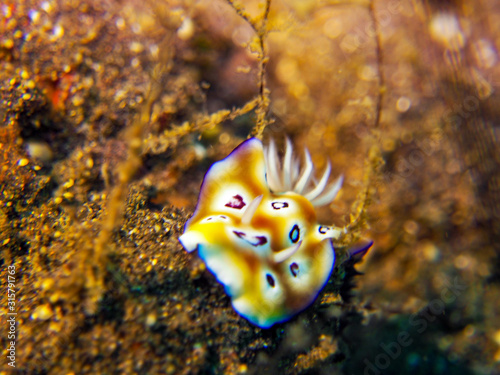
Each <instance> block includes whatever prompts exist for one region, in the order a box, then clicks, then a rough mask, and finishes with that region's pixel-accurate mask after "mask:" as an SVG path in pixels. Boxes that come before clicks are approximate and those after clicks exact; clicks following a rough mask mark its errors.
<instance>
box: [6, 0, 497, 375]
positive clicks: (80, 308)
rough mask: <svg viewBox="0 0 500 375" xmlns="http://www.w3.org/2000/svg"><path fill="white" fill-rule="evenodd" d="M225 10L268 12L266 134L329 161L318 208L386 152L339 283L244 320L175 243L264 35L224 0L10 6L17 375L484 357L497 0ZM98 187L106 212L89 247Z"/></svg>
mask: <svg viewBox="0 0 500 375" xmlns="http://www.w3.org/2000/svg"><path fill="white" fill-rule="evenodd" d="M236 6H237V7H242V8H243V9H244V11H245V14H247V15H248V17H249V19H251V20H255V25H263V24H266V25H267V29H266V31H265V32H264V33H263V37H262V38H263V40H264V42H265V53H266V56H267V57H266V59H265V63H266V64H265V80H266V88H267V90H269V113H268V118H269V119H272V120H273V122H272V123H270V124H269V125H268V126H267V127H266V129H265V131H264V135H263V139H264V142H267V141H269V139H271V138H273V139H275V140H276V141H277V143H278V144H279V145H280V147H283V145H284V138H285V136H288V137H290V138H291V139H292V140H293V142H294V145H295V148H296V149H297V150H299V151H298V152H299V154H301V151H300V150H302V149H303V148H308V149H309V150H310V151H311V154H312V158H313V161H314V164H315V166H316V168H317V170H318V171H321V170H322V169H323V168H324V166H325V165H326V163H327V161H328V160H331V162H332V165H333V171H334V174H335V175H339V174H343V175H344V177H345V182H344V186H343V189H342V191H341V193H340V195H339V196H338V198H337V199H336V200H335V201H334V202H333V203H332V204H331V205H330V206H329V207H324V208H322V209H321V210H320V211H319V212H318V215H319V218H320V220H319V221H320V222H321V223H324V224H334V225H337V226H344V225H346V224H347V223H348V221H349V215H350V214H351V213H352V212H353V211H352V210H353V209H352V205H353V204H354V203H355V202H356V197H357V196H358V195H359V194H360V192H361V191H363V189H365V188H367V186H366V182H365V181H364V180H363V176H364V174H365V172H366V171H367V169H366V168H367V167H366V165H367V164H369V163H367V162H368V161H369V151H370V150H372V151H373V150H374V151H375V152H377V153H379V155H381V157H382V159H383V161H384V164H383V165H382V166H380V167H379V168H372V170H371V172H372V176H373V178H372V180H371V182H370V185H369V186H368V188H370V191H372V192H373V196H372V200H371V202H370V205H369V206H368V207H367V208H366V213H367V220H368V224H369V229H368V228H366V229H365V230H364V232H363V236H364V237H366V238H370V239H372V240H373V241H374V242H375V245H374V247H373V249H372V250H371V251H370V252H369V253H368V255H367V256H366V257H365V259H364V261H363V263H362V264H361V265H358V266H357V269H358V270H359V271H360V272H362V273H363V275H361V276H356V277H355V278H354V279H353V283H352V285H351V286H352V287H353V289H352V290H351V294H352V296H351V298H349V300H344V301H340V300H338V299H336V297H335V295H334V294H332V293H330V292H329V291H328V290H327V292H326V293H325V294H324V295H323V296H320V298H319V299H318V301H317V302H316V303H315V304H314V305H313V306H312V307H311V308H310V309H309V310H308V311H306V312H304V313H302V314H300V315H299V316H298V317H297V318H295V319H293V320H292V321H290V322H288V323H284V324H280V325H279V326H277V327H274V328H272V329H271V330H266V331H263V330H261V329H259V328H257V327H253V326H251V325H250V324H249V323H248V322H246V321H245V320H244V319H242V318H240V317H238V315H236V313H234V311H233V310H232V308H231V305H230V301H229V299H228V298H227V297H226V295H225V293H224V291H223V288H222V287H221V286H220V285H218V283H217V282H216V281H215V279H214V278H213V277H211V275H210V274H209V273H208V272H207V271H206V270H205V269H204V266H203V264H202V263H201V261H199V260H197V259H194V258H196V257H195V256H192V255H188V254H185V253H184V250H183V249H182V248H181V245H180V244H179V243H178V242H177V237H178V236H179V235H180V234H181V233H182V228H183V225H184V222H185V220H186V219H187V218H188V217H189V216H190V215H191V214H192V211H193V210H194V207H195V205H196V201H197V195H198V190H199V186H200V183H201V181H202V178H203V175H204V173H205V172H206V171H207V169H208V168H209V166H210V165H211V164H212V163H213V162H215V161H217V160H219V159H221V158H223V157H225V156H226V155H227V154H228V153H229V152H230V151H231V150H232V149H233V148H234V147H236V146H237V145H238V144H239V143H240V142H241V141H243V140H244V139H246V138H247V137H248V136H249V135H250V134H251V132H252V129H254V126H255V113H254V111H255V108H256V104H255V103H256V102H255V100H256V99H255V98H258V95H259V74H260V70H259V66H260V63H261V62H262V58H261V57H259V53H261V50H260V49H259V48H260V47H259V43H258V42H259V40H258V39H257V38H256V30H255V29H254V28H252V26H251V24H250V23H249V22H248V21H247V20H245V19H244V18H243V17H241V15H238V14H237V12H236V11H235V7H234V6H231V4H230V3H228V2H226V1H218V0H212V1H208V0H199V1H197V0H186V1H161V2H159V1H135V0H124V1H105V2H103V1H93V0H90V1H79V0H72V1H23V0H19V1H9V0H7V1H6V2H3V4H2V5H0V75H1V77H0V78H1V79H0V96H1V104H0V116H1V118H2V123H1V124H0V159H1V160H2V170H1V173H0V186H1V189H2V194H1V196H0V229H1V231H0V243H1V244H2V253H1V254H2V255H1V257H2V259H1V262H2V286H4V285H6V284H5V283H6V280H7V276H6V275H7V274H6V266H7V265H10V264H14V265H15V266H16V279H17V281H16V288H17V293H18V296H17V297H18V298H19V300H18V303H17V307H16V308H17V309H18V310H17V312H18V326H17V329H18V331H17V335H18V336H17V363H18V368H19V369H20V371H21V373H29V374H46V373H47V374H49V373H50V374H52V373H53V374H62V373H66V374H71V373H73V374H80V373H94V374H96V373H130V374H132V373H140V374H156V373H171V374H181V373H185V374H190V373H203V374H222V373H226V374H231V373H250V374H252V373H257V372H260V373H274V374H277V373H284V374H289V373H290V374H292V373H293V374H445V373H446V374H459V373H460V374H485V375H486V374H500V319H498V318H497V315H498V313H500V302H499V301H500V284H499V283H500V255H499V254H500V245H499V240H500V220H499V218H500V153H499V150H500V147H499V137H500V130H499V129H500V128H499V120H498V119H499V118H500V117H499V108H500V101H499V96H498V85H499V84H500V67H499V63H498V59H499V55H498V51H499V47H500V3H499V2H498V1H494V0H481V1H477V0H476V1H474V0H462V1H461V0H447V1H437V0H435V1H431V0H387V1H386V0H375V1H368V0H366V1H364V0H359V1H356V0H352V1H335V0H331V1H326V0H325V1H319V0H317V1H312V0H311V1H309V0H288V1H285V0H282V1H276V0H273V1H272V2H271V5H270V11H269V14H268V17H267V18H265V19H263V18H262V15H263V14H264V12H265V2H264V1H241V2H238V3H237V4H236ZM152 88H153V89H152ZM145 107H146V108H148V109H150V112H151V116H150V118H149V117H148V118H147V121H143V122H141V121H142V120H140V119H141V117H140V114H141V113H143V112H141V111H143V108H145ZM134 126H135V127H136V128H138V129H139V130H140V133H141V135H140V137H141V138H140V139H141V141H142V146H141V150H140V152H139V154H137V152H136V153H135V154H134V152H135V151H133V150H135V149H134V146H133V140H134V138H133V137H132V136H131V135H130V134H129V133H127V129H130V128H133V127H134ZM131 145H132V146H131ZM282 149H283V148H282ZM131 150H132V151H131ZM130 155H132V156H134V155H135V157H136V158H137V160H139V162H138V163H136V164H137V165H134V167H130V164H126V160H127V157H129V160H130V158H131V156H130ZM132 159H133V157H132ZM134 160H135V159H134ZM125 166H126V167H127V168H130V169H128V170H129V171H130V174H131V177H129V178H128V179H125V180H120V178H121V177H120V176H121V173H122V171H123V169H124V168H125ZM123 181H125V182H126V183H123ZM116 186H121V187H122V188H123V189H125V191H126V195H124V197H127V196H128V198H126V203H125V200H124V202H122V203H123V207H122V208H121V211H120V212H121V213H122V214H123V215H124V219H123V222H119V223H118V225H116V224H117V223H116V222H115V223H114V224H115V230H114V231H113V233H111V232H110V241H109V246H108V247H107V248H109V249H108V250H107V252H106V256H105V258H106V260H105V261H103V262H100V261H99V262H93V260H95V259H97V258H96V255H95V254H96V252H97V250H96V249H95V247H94V246H93V245H92V241H89V239H93V238H97V237H98V236H99V234H100V233H101V232H102V231H103V230H102V229H101V228H102V226H101V225H102V222H103V221H102V220H104V219H103V218H105V217H107V216H109V212H112V210H113V208H112V207H111V206H109V205H108V206H107V205H106V204H107V203H106V202H108V201H109V196H110V195H112V192H113V188H114V187H116ZM118 206H120V204H117V207H118ZM120 217H121V216H120ZM99 259H101V258H99ZM89 280H90V281H89ZM93 280H94V281H95V280H97V281H95V282H94V281H93ZM0 298H1V299H2V305H1V308H2V311H3V312H6V311H7V310H6V308H7V307H6V306H7V303H6V298H7V296H6V293H2V296H1V297H0ZM332 301H333V302H332ZM4 310H5V311H4ZM0 333H1V337H2V343H4V348H6V346H5V343H6V337H7V325H2V328H1V329H0ZM5 353H6V352H5ZM2 366H3V367H2V368H1V371H3V372H1V373H7V372H8V367H7V366H6V365H2Z"/></svg>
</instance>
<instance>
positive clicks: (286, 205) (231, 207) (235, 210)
mask: <svg viewBox="0 0 500 375" xmlns="http://www.w3.org/2000/svg"><path fill="white" fill-rule="evenodd" d="M313 172H314V168H313V164H312V161H311V157H310V155H309V153H308V152H307V150H306V152H305V157H304V163H303V165H301V164H300V162H299V160H298V159H296V158H294V156H293V153H292V147H291V144H290V142H289V141H288V140H287V148H286V151H285V155H284V158H283V162H282V163H281V162H280V160H279V158H278V155H277V153H276V148H275V146H274V143H272V142H271V144H270V145H269V147H268V148H266V149H264V147H263V145H262V143H261V142H260V141H259V140H258V139H255V138H252V139H248V140H246V141H245V142H243V143H242V144H240V145H239V146H238V147H237V148H236V149H235V150H234V151H233V152H232V153H231V154H230V155H229V156H227V157H226V158H225V159H223V160H221V161H219V162H217V163H215V164H213V165H212V167H211V168H210V170H209V171H208V172H207V174H206V175H205V178H204V180H203V183H202V186H201V191H200V195H199V200H198V204H197V206H196V210H195V212H194V214H193V216H192V217H191V218H190V219H189V220H188V222H187V223H186V226H185V230H184V234H183V235H182V236H181V237H180V238H179V240H180V242H181V243H182V245H183V246H184V248H185V249H186V250H187V251H188V252H192V251H194V250H196V249H197V250H198V253H199V256H200V257H201V258H202V259H203V261H204V262H205V264H206V266H207V268H208V269H209V270H210V271H211V272H212V273H213V274H214V275H215V277H216V278H217V279H218V280H219V282H221V283H222V284H223V285H224V287H225V291H226V293H227V294H228V295H229V296H230V297H231V301H232V305H233V307H234V309H235V310H236V311H237V312H238V313H239V314H240V315H242V316H243V317H245V318H246V319H248V320H249V321H250V322H252V323H253V324H256V325H258V326H259V327H262V328H268V327H270V326H272V325H273V324H275V323H278V322H282V321H285V320H287V319H289V318H290V317H292V316H293V315H295V314H296V313H298V312H300V311H302V310H303V309H305V308H306V307H307V306H309V305H310V304H311V303H312V302H313V301H314V300H315V298H316V296H317V295H318V293H319V292H320V290H321V289H322V288H323V286H324V285H325V284H326V282H327V281H328V278H329V276H330V273H331V271H332V269H333V265H334V263H335V251H334V248H333V245H332V242H331V239H332V238H336V237H338V236H339V235H340V230H339V229H337V228H334V227H329V226H323V225H320V224H318V223H317V221H316V212H315V209H314V207H315V206H320V205H323V204H327V203H330V202H331V201H332V200H333V199H334V198H335V196H336V194H337V193H338V191H339V189H340V186H341V184H342V177H340V178H338V179H337V180H336V181H334V182H333V183H331V184H330V185H329V186H327V183H328V177H329V175H330V165H329V164H328V166H327V168H326V170H325V173H324V174H323V176H322V177H321V178H320V180H319V181H318V182H316V181H315V179H314V177H313Z"/></svg>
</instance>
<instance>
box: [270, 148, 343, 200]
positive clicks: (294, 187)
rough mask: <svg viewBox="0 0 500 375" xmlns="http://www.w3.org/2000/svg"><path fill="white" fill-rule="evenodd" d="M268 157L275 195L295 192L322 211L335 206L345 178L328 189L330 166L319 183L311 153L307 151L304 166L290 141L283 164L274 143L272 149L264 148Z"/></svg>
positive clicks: (328, 165)
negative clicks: (334, 201) (329, 205)
mask: <svg viewBox="0 0 500 375" xmlns="http://www.w3.org/2000/svg"><path fill="white" fill-rule="evenodd" d="M264 155H265V158H266V167H267V183H268V184H269V187H270V188H271V190H272V191H273V192H275V193H281V192H287V191H293V192H295V193H297V194H301V195H303V196H304V197H305V198H307V199H309V201H310V202H311V203H312V204H313V206H316V207H319V206H324V205H326V204H329V203H331V202H332V201H333V200H334V199H335V196H336V195H337V193H338V192H339V190H340V187H341V186H342V181H343V176H340V177H338V178H337V179H336V180H335V181H333V182H332V183H330V184H329V185H328V186H327V184H328V178H329V177H330V172H331V169H332V168H331V165H330V162H328V164H327V166H326V168H325V172H324V173H323V176H322V177H321V178H320V180H319V182H318V181H317V180H316V179H315V178H314V166H313V163H312V160H311V155H310V154H309V151H308V150H307V149H305V150H304V162H303V163H301V162H300V160H299V158H298V157H295V156H294V155H293V147H292V142H291V141H290V139H288V138H286V149H285V155H284V157H283V161H281V160H280V158H279V156H278V152H277V150H276V145H275V143H274V140H272V139H271V141H270V143H269V145H268V146H266V147H264Z"/></svg>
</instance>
